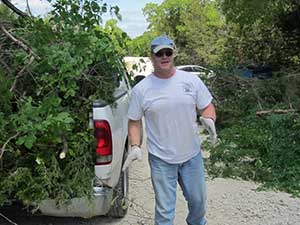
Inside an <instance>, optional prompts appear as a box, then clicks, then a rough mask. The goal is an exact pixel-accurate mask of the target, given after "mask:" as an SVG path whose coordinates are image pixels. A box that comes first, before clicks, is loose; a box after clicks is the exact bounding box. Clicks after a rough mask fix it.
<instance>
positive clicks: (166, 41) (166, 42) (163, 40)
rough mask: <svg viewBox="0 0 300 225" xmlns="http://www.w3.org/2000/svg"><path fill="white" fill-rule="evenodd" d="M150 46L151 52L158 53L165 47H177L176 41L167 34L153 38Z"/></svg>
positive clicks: (173, 48)
mask: <svg viewBox="0 0 300 225" xmlns="http://www.w3.org/2000/svg"><path fill="white" fill-rule="evenodd" d="M150 48H151V52H153V53H157V52H158V51H159V50H161V49H164V48H169V49H172V50H175V48H176V47H175V43H174V41H173V40H171V39H170V38H168V37H167V36H158V37H156V38H154V39H153V40H152V42H151V47H150Z"/></svg>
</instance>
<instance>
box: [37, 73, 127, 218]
mask: <svg viewBox="0 0 300 225" xmlns="http://www.w3.org/2000/svg"><path fill="white" fill-rule="evenodd" d="M124 71H125V69H124ZM118 76H121V77H120V79H116V80H118V81H119V84H118V85H116V89H115V92H114V99H115V103H116V104H113V106H112V105H108V104H107V103H106V102H104V101H103V100H100V99H99V100H97V101H95V102H94V103H93V107H92V109H91V113H90V126H92V128H93V129H94V137H95V149H94V150H93V152H94V154H95V159H96V160H95V166H94V168H95V178H94V180H93V181H91V184H92V185H91V187H92V188H93V196H92V197H91V199H86V198H73V199H71V201H69V202H68V203H67V204H65V205H62V206H57V205H56V203H55V201H54V200H52V199H47V200H43V201H41V202H40V203H38V209H39V210H40V212H41V213H42V214H44V215H50V216H59V217H83V218H90V217H93V216H98V215H110V216H113V217H123V216H125V214H126V212H127V208H128V198H127V195H128V170H127V171H125V172H122V165H123V162H124V161H125V159H126V154H127V150H128V135H127V123H128V120H127V116H126V114H127V110H128V105H129V97H130V92H131V86H130V82H129V79H128V75H127V73H125V72H124V74H122V75H120V74H118Z"/></svg>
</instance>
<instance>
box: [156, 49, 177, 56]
mask: <svg viewBox="0 0 300 225" xmlns="http://www.w3.org/2000/svg"><path fill="white" fill-rule="evenodd" d="M154 55H155V56H156V57H163V56H164V55H165V56H167V57H170V56H171V55H173V51H172V50H171V49H167V50H160V51H158V52H156V53H154Z"/></svg>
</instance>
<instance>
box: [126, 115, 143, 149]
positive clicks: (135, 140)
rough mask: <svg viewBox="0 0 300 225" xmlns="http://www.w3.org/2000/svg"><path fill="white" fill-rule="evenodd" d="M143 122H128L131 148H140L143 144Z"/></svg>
mask: <svg viewBox="0 0 300 225" xmlns="http://www.w3.org/2000/svg"><path fill="white" fill-rule="evenodd" d="M141 128H142V121H141V120H128V135H129V144H130V145H131V146H134V145H137V146H139V145H140V143H141V140H140V139H141Z"/></svg>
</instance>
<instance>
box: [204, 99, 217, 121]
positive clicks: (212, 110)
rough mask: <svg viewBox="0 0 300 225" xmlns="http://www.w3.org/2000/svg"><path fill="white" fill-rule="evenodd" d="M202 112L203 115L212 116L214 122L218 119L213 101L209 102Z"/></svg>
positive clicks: (205, 116)
mask: <svg viewBox="0 0 300 225" xmlns="http://www.w3.org/2000/svg"><path fill="white" fill-rule="evenodd" d="M200 113H201V116H202V117H204V118H211V119H212V120H213V121H214V122H215V121H216V118H217V117H216V110H215V106H214V105H213V104H212V103H209V105H208V106H206V107H205V108H204V109H202V110H201V111H200Z"/></svg>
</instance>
